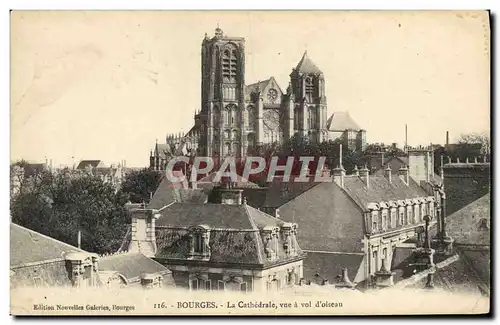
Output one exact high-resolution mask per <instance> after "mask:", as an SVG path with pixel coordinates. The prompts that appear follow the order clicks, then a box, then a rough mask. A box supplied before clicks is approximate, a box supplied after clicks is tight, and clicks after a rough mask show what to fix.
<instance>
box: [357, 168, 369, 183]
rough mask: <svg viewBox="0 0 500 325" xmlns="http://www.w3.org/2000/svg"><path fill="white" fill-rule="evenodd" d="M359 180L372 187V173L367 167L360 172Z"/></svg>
mask: <svg viewBox="0 0 500 325" xmlns="http://www.w3.org/2000/svg"><path fill="white" fill-rule="evenodd" d="M359 178H361V180H362V181H363V183H365V185H366V187H370V172H369V170H368V167H367V166H366V165H365V167H363V168H361V169H360V170H359Z"/></svg>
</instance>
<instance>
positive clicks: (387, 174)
mask: <svg viewBox="0 0 500 325" xmlns="http://www.w3.org/2000/svg"><path fill="white" fill-rule="evenodd" d="M384 174H385V177H387V180H388V181H389V183H390V184H392V171H391V166H389V165H387V167H386V168H385V170H384Z"/></svg>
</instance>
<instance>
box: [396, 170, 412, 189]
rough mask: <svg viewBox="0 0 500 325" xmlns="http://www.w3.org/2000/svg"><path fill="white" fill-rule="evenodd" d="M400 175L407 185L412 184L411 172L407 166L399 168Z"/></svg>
mask: <svg viewBox="0 0 500 325" xmlns="http://www.w3.org/2000/svg"><path fill="white" fill-rule="evenodd" d="M398 175H399V177H400V178H401V180H402V181H403V182H404V183H405V184H406V185H407V186H408V185H409V184H410V172H409V170H408V168H407V167H406V166H404V165H403V166H402V167H401V168H399V171H398Z"/></svg>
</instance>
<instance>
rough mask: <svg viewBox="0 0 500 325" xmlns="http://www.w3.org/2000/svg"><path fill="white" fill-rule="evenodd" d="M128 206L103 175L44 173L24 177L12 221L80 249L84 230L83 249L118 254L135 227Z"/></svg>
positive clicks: (14, 198)
mask: <svg viewBox="0 0 500 325" xmlns="http://www.w3.org/2000/svg"><path fill="white" fill-rule="evenodd" d="M14 166H22V164H21V163H19V162H18V163H16V164H14V165H13V166H11V167H12V168H13V169H15V168H14ZM126 202H127V195H125V194H124V193H123V192H121V191H118V192H116V190H115V188H114V187H113V186H112V185H111V184H109V183H106V182H104V181H103V180H102V179H101V178H100V177H97V176H92V175H88V174H78V175H76V174H74V173H73V172H72V171H70V170H61V171H58V172H57V173H55V172H51V171H50V170H47V169H43V170H39V171H37V173H34V174H32V175H28V176H26V177H24V176H21V177H19V182H18V184H17V189H16V190H15V191H13V194H12V196H11V217H12V221H13V222H15V223H16V224H18V225H21V226H23V227H26V228H29V229H32V230H34V231H37V232H40V233H42V234H45V235H47V236H50V237H53V238H55V239H58V240H61V241H63V242H66V243H69V244H72V245H75V246H76V245H77V236H78V231H81V233H82V239H81V244H82V246H81V247H82V249H84V250H87V251H91V252H95V253H100V254H102V253H109V252H114V251H116V250H117V249H118V248H119V246H120V244H121V242H122V240H123V237H124V235H125V233H126V230H127V225H128V224H129V223H130V216H129V214H128V212H127V210H126V209H125V203H126Z"/></svg>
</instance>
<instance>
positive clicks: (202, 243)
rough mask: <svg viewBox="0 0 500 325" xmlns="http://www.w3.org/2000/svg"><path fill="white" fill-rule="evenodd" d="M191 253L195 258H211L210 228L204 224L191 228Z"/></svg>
mask: <svg viewBox="0 0 500 325" xmlns="http://www.w3.org/2000/svg"><path fill="white" fill-rule="evenodd" d="M190 238H191V253H190V256H189V257H190V258H193V259H202V260H205V259H210V246H209V242H210V228H209V227H207V226H204V225H201V226H197V227H193V228H191V231H190Z"/></svg>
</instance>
